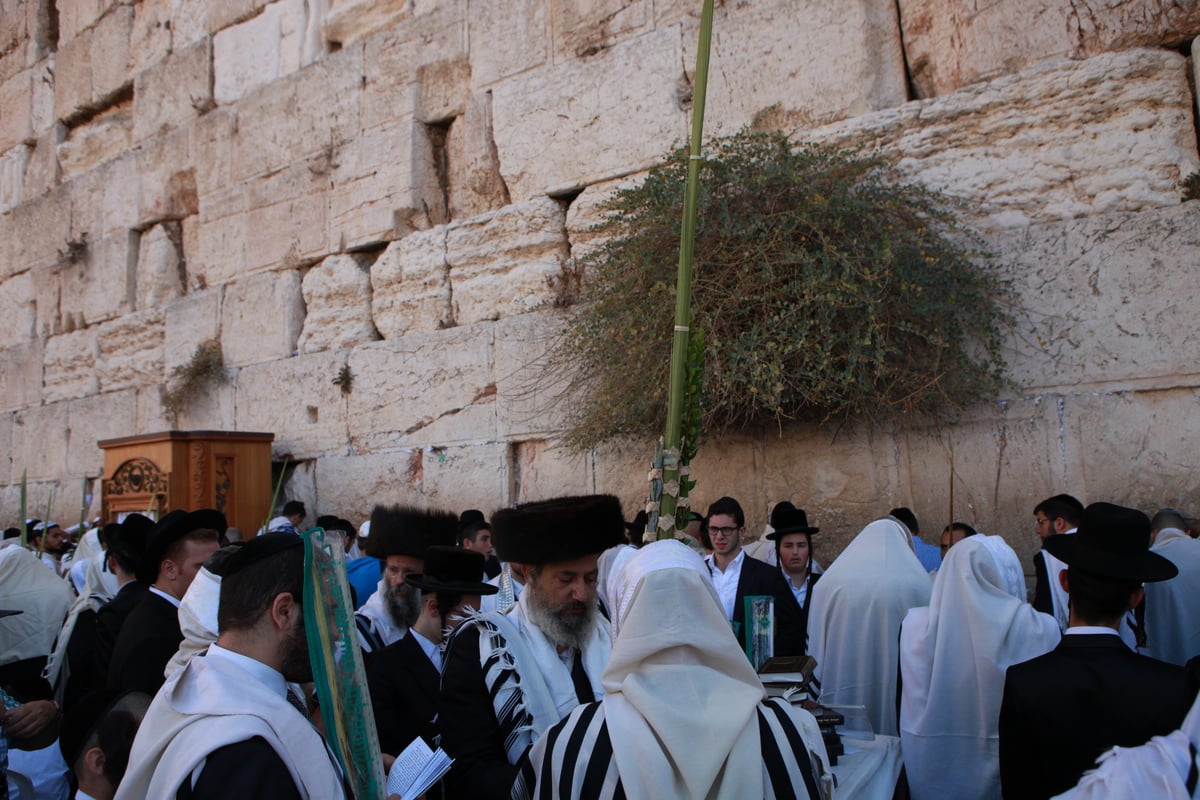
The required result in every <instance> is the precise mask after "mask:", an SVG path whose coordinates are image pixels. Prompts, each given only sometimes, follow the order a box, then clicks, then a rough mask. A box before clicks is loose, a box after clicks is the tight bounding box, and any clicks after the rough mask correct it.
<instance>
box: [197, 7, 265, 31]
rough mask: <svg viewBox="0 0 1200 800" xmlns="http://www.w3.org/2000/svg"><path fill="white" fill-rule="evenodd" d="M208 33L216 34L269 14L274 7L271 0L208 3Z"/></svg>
mask: <svg viewBox="0 0 1200 800" xmlns="http://www.w3.org/2000/svg"><path fill="white" fill-rule="evenodd" d="M207 5H208V9H207V11H208V17H207V25H208V32H209V33H211V34H214V35H215V34H216V33H218V32H220V31H223V30H226V29H227V28H229V27H231V26H236V25H237V24H238V23H242V22H245V21H246V20H249V19H253V18H256V17H257V16H259V15H261V14H264V13H267V11H269V10H271V9H272V6H276V5H278V3H272V2H271V1H270V0H226V2H224V3H208V4H207Z"/></svg>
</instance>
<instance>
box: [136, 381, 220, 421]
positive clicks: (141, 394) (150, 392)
mask: <svg viewBox="0 0 1200 800" xmlns="http://www.w3.org/2000/svg"><path fill="white" fill-rule="evenodd" d="M171 425H172V422H171V420H169V419H167V415H166V413H165V412H164V411H163V405H162V387H161V386H147V387H145V388H142V389H138V390H137V411H136V416H135V418H134V430H137V431H165V430H169V429H170V428H171ZM217 430H219V429H217Z"/></svg>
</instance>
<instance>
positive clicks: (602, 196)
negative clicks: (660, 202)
mask: <svg viewBox="0 0 1200 800" xmlns="http://www.w3.org/2000/svg"><path fill="white" fill-rule="evenodd" d="M645 179H646V175H645V173H638V174H637V175H629V176H626V177H624V178H618V179H617V180H615V181H604V182H603V183H596V184H592V185H591V186H589V187H587V188H586V189H584V190H583V191H582V192H580V193H579V196H578V197H576V198H575V199H574V200H572V201H571V207H570V208H568V209H567V217H566V224H567V238H568V239H569V240H570V242H571V258H572V259H574V261H575V262H576V263H577V264H578V263H579V262H580V261H582V260H583V259H584V258H586V257H587V256H588V255H589V254H591V253H592V252H594V251H595V250H596V249H598V248H599V247H600V246H601V245H603V244H604V242H605V241H606V237H605V236H603V235H602V234H600V233H599V232H598V231H596V230H595V227H596V226H597V225H599V224H600V223H602V222H604V220H605V219H606V218H607V212H606V211H605V210H604V204H605V203H606V202H608V201H609V200H611V199H612V197H613V195H614V194H616V192H618V191H620V190H621V189H632V188H634V187H636V186H638V185H640V184H641V182H642V181H644V180H645ZM584 278H585V279H586V275H585V276H584Z"/></svg>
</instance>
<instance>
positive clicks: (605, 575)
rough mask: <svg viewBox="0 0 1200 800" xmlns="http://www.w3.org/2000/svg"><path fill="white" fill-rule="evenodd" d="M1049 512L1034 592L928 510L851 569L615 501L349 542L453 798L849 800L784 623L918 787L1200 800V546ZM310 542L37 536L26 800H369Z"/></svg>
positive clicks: (19, 651) (6, 683) (280, 520)
mask: <svg viewBox="0 0 1200 800" xmlns="http://www.w3.org/2000/svg"><path fill="white" fill-rule="evenodd" d="M1033 517H1034V522H1035V526H1036V532H1037V534H1038V536H1039V537H1040V538H1041V539H1042V543H1043V547H1042V550H1041V551H1039V552H1038V553H1037V555H1036V556H1035V558H1034V560H1033V564H1032V566H1033V572H1034V574H1035V576H1036V584H1035V586H1034V588H1033V589H1032V591H1029V590H1027V588H1026V583H1025V570H1024V569H1023V567H1022V564H1021V562H1020V560H1019V558H1018V556H1017V554H1016V553H1015V552H1014V550H1013V549H1012V548H1011V547H1010V546H1009V545H1008V544H1007V543H1006V542H1005V540H1004V539H1003V538H1002V537H1001V536H996V535H987V534H985V533H980V532H978V531H976V530H975V528H974V527H973V526H971V525H968V524H966V523H961V522H954V523H952V524H951V525H947V526H946V527H945V528H944V529H943V530H942V531H941V535H940V541H939V542H938V544H940V548H939V546H938V544H933V543H926V542H925V541H923V539H922V535H921V530H920V527H919V523H918V521H917V518H916V516H915V515H914V514H913V513H912V511H911V510H909V509H907V508H895V509H892V510H891V511H890V512H889V513H888V514H887V515H886V516H883V517H881V518H879V519H876V520H874V521H872V522H870V523H869V524H867V525H866V526H865V527H864V528H863V529H862V531H861V532H860V533H859V534H858V535H857V536H856V537H854V539H853V540H852V541H851V542H850V544H849V545H848V546H847V547H846V548H845V549H844V550H843V551H842V552H841V553H840V554H839V555H838V556H837V558H835V559H834V560H833V561H832V562H831V563H829V564H828V565H827V566H826V567H822V565H821V564H820V563H819V561H818V560H817V559H816V558H815V557H814V556H815V550H814V537H815V536H816V534H818V533H819V530H820V529H819V528H818V527H816V526H813V525H810V524H809V519H808V516H807V514H806V513H805V511H804V510H803V509H801V508H797V507H796V506H794V505H793V504H792V503H790V502H788V501H784V502H781V503H778V504H777V505H776V506H775V507H774V508H773V510H772V513H771V516H770V525H769V527H768V528H767V531H766V532H765V533H764V534H763V535H762V536H761V537H757V538H755V537H748V536H747V531H746V515H745V512H744V510H743V508H742V506H741V505H740V504H739V503H738V502H737V501H736V500H734V499H733V498H730V497H722V498H720V499H718V500H716V501H715V502H713V503H712V504H711V505H710V506H708V508H707V511H706V513H704V514H703V515H701V514H691V515H689V517H688V518H687V519H686V526H685V527H684V529H683V530H681V531H680V532H679V534H678V537H677V539H675V540H667V541H653V539H654V537H653V536H651V535H647V534H646V533H645V528H646V519H645V517H644V516H643V515H639V517H637V518H635V519H634V521H633V522H626V517H625V515H624V513H623V510H622V508H621V505H620V503H619V502H618V501H617V499H616V498H614V497H611V496H608V495H595V496H584V497H562V498H556V499H551V500H545V501H540V502H532V503H525V504H521V505H517V506H514V507H511V508H503V509H500V510H497V511H495V512H494V513H493V514H492V515H491V517H490V519H488V518H487V517H485V516H484V515H483V514H482V513H481V512H479V511H476V510H468V511H464V512H462V513H461V514H457V513H451V512H447V511H437V510H431V509H426V508H415V507H405V506H385V505H381V506H377V507H376V508H375V509H374V511H373V512H372V514H371V518H370V520H369V521H367V522H366V523H364V524H363V525H362V526H361V527H356V526H354V525H353V524H352V523H351V522H349V521H348V520H345V519H342V518H340V517H337V516H333V515H326V516H321V517H318V518H317V522H318V524H319V526H320V527H322V528H324V529H325V530H327V531H341V532H342V533H343V534H344V543H345V552H346V556H347V562H346V564H347V579H348V583H349V585H350V586H351V587H352V594H353V595H354V604H355V607H356V609H357V613H356V615H355V629H356V630H355V634H356V636H357V645H358V646H359V648H360V649H361V651H362V654H363V660H364V663H365V665H366V674H365V681H366V684H367V686H368V687H369V694H370V698H371V706H372V711H373V715H374V724H375V728H376V733H377V735H378V741H379V744H380V749H381V751H382V756H381V759H380V760H381V762H382V763H381V764H380V766H381V767H382V768H383V769H384V770H386V769H387V768H388V767H390V766H391V765H392V763H393V761H394V760H395V759H396V758H397V757H398V756H399V755H400V754H401V753H402V752H403V751H404V750H405V749H406V748H407V747H408V745H409V744H410V743H412V742H413V741H414V740H415V739H417V738H420V739H422V740H424V741H425V742H426V743H427V744H428V745H430V746H431V747H437V746H440V747H441V748H442V749H444V750H445V752H446V753H447V754H449V755H450V756H451V757H452V758H453V759H454V763H453V766H452V768H451V769H450V771H449V773H448V774H447V775H446V776H445V778H444V780H442V781H441V782H439V783H438V784H437V785H436V786H435V787H434V788H433V789H432V790H430V792H429V794H428V796H429V797H438V798H483V799H485V800H486V798H509V797H514V798H523V797H535V796H536V797H579V798H617V797H651V796H653V797H672V798H675V797H678V798H717V797H720V798H747V797H764V798H768V797H769V798H783V797H796V798H805V797H808V798H825V797H829V796H831V794H834V793H836V792H837V789H836V786H837V770H836V768H835V767H834V766H833V759H831V758H830V755H829V752H828V751H827V747H826V741H825V739H824V738H823V736H822V732H821V730H820V728H819V726H818V724H817V721H816V719H815V718H814V717H813V715H812V714H811V713H809V711H807V710H805V709H804V708H802V707H801V706H799V705H795V704H793V703H792V702H789V701H786V700H783V699H779V698H772V697H768V696H767V694H766V692H765V690H764V686H763V683H762V681H761V679H760V676H759V675H758V674H757V672H756V669H755V667H756V664H755V663H754V662H753V659H754V658H755V656H756V655H757V654H756V652H755V648H756V647H758V646H759V645H760V644H761V640H760V638H759V636H758V635H757V634H758V633H759V632H760V631H759V626H760V625H761V624H762V621H761V619H759V618H758V617H757V616H755V614H756V611H755V608H756V606H755V602H757V601H761V600H762V599H763V598H768V599H769V600H770V603H769V606H770V609H771V610H770V614H769V615H768V616H767V618H766V619H767V620H768V622H767V624H768V625H770V626H771V630H770V634H771V635H770V637H769V641H770V642H771V648H772V651H773V654H774V655H776V656H810V657H811V658H812V659H813V660H814V661H815V671H814V673H813V679H812V681H811V683H810V684H809V685H808V686H807V687H806V688H807V689H808V690H809V691H810V692H811V694H812V695H813V696H814V697H815V699H818V700H819V701H820V702H821V703H822V704H823V705H827V706H835V707H839V708H845V707H850V708H853V707H859V706H861V707H862V709H863V713H864V714H865V716H866V718H867V719H869V722H870V725H871V728H872V729H873V731H874V732H875V734H878V735H879V736H881V737H895V739H898V740H899V741H898V747H899V753H900V759H901V761H902V763H903V772H902V773H901V776H900V778H899V779H898V780H897V781H891V780H890V779H889V783H888V787H887V789H888V793H889V794H890V792H891V791H892V790H893V789H894V791H895V792H896V793H897V796H905V793H907V795H908V796H911V797H913V798H917V800H921V799H922V798H981V799H982V798H1000V797H1004V798H1013V799H1015V798H1022V799H1023V798H1049V797H1054V796H1065V797H1072V798H1098V797H1130V798H1133V797H1139V798H1141V797H1170V798H1174V797H1197V796H1200V789H1198V788H1197V782H1198V772H1200V760H1198V756H1197V748H1198V747H1200V704H1197V703H1196V701H1195V698H1196V692H1197V685H1198V683H1200V681H1198V674H1200V658H1197V657H1198V656H1200V602H1198V598H1200V541H1198V540H1197V539H1196V538H1195V533H1196V531H1195V526H1194V525H1193V524H1191V523H1190V521H1189V520H1187V519H1186V518H1184V517H1183V516H1182V515H1181V514H1179V513H1178V512H1176V511H1173V510H1171V509H1163V510H1161V511H1159V512H1158V513H1157V514H1156V515H1155V516H1154V518H1153V519H1150V518H1148V517H1147V516H1146V515H1145V514H1143V513H1142V512H1140V511H1137V510H1135V509H1129V508H1123V507H1120V506H1116V505H1112V504H1109V503H1103V502H1099V503H1093V504H1091V505H1089V506H1087V507H1084V505H1083V504H1082V503H1080V502H1079V501H1078V500H1076V499H1075V498H1073V497H1071V496H1069V495H1057V496H1054V497H1051V498H1049V499H1047V500H1045V501H1043V502H1041V503H1039V504H1038V505H1037V506H1036V507H1035V508H1034V510H1033ZM307 518H308V514H307V510H306V509H305V508H304V506H303V504H301V503H298V502H290V503H287V504H285V505H284V507H283V508H281V510H280V514H279V516H277V517H275V518H274V519H272V520H270V522H269V523H268V524H267V525H264V526H263V529H262V530H260V531H259V532H258V533H257V535H255V536H251V537H249V538H248V540H247V541H246V542H245V543H242V542H241V541H239V540H240V538H241V537H240V535H239V534H238V532H236V531H232V530H230V529H229V528H228V526H227V524H226V520H225V517H224V516H223V515H222V514H221V513H219V512H217V511H214V510H211V509H197V510H192V511H183V510H173V511H171V512H169V513H166V514H164V515H162V516H161V518H159V519H157V520H154V519H150V518H149V517H146V516H142V515H140V514H130V515H127V516H125V517H124V518H123V519H122V520H121V521H120V522H112V523H110V524H108V525H105V526H103V527H101V528H99V529H96V530H92V531H88V532H87V533H86V535H84V536H82V537H81V538H80V541H79V542H78V543H72V542H71V536H70V534H69V532H67V531H64V530H63V528H62V527H61V526H58V525H56V524H55V523H54V522H52V521H49V520H46V521H40V520H29V521H27V523H26V526H25V527H26V533H25V535H24V537H22V536H21V533H22V532H21V530H20V529H10V530H9V531H6V533H5V540H4V543H5V546H4V547H2V548H0V645H2V646H0V690H2V694H0V699H2V700H3V705H4V709H3V711H0V770H2V771H3V772H4V774H5V776H6V778H7V780H6V781H0V800H3V798H5V797H6V796H9V795H8V793H9V792H10V791H16V792H20V797H22V798H27V797H30V796H32V797H36V798H43V797H44V798H55V800H57V798H68V797H76V798H84V799H86V798H95V800H109V799H110V798H114V797H115V798H120V799H121V800H124V799H125V798H138V799H139V800H140V799H141V798H167V799H170V798H194V799H195V800H200V799H201V798H216V797H222V798H228V797H255V798H260V797H261V798H289V799H290V798H337V797H350V796H353V790H352V788H351V780H350V778H349V777H348V776H347V774H346V771H345V770H344V769H343V765H342V763H340V762H339V759H338V757H337V756H335V754H334V749H333V748H331V747H330V744H329V742H328V741H327V739H326V736H325V728H324V720H323V718H322V712H321V709H319V708H318V702H319V701H318V697H317V693H316V692H314V690H313V685H312V681H313V668H312V665H311V663H310V656H309V653H310V648H309V642H308V635H307V628H306V624H305V611H304V602H303V601H304V593H305V586H306V582H305V574H304V569H305V567H304V548H303V540H302V535H303V534H302V531H304V530H305V522H306V520H307ZM643 539H644V540H645V542H643ZM231 540H233V541H231ZM23 542H24V546H22V543H23ZM72 550H73V552H72ZM892 741H894V739H893V740H892Z"/></svg>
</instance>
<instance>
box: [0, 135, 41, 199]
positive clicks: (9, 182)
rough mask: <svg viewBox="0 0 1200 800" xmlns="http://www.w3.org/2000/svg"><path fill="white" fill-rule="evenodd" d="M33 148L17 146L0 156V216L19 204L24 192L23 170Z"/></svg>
mask: <svg viewBox="0 0 1200 800" xmlns="http://www.w3.org/2000/svg"><path fill="white" fill-rule="evenodd" d="M32 153H33V148H31V147H29V145H24V144H19V145H17V146H16V147H13V148H12V149H10V150H7V151H5V152H4V153H3V154H0V214H3V213H5V212H6V211H8V210H9V209H11V208H13V207H14V206H19V205H20V204H21V201H22V198H23V195H24V192H25V170H26V168H27V167H28V166H29V157H30V155H31V154H32Z"/></svg>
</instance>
